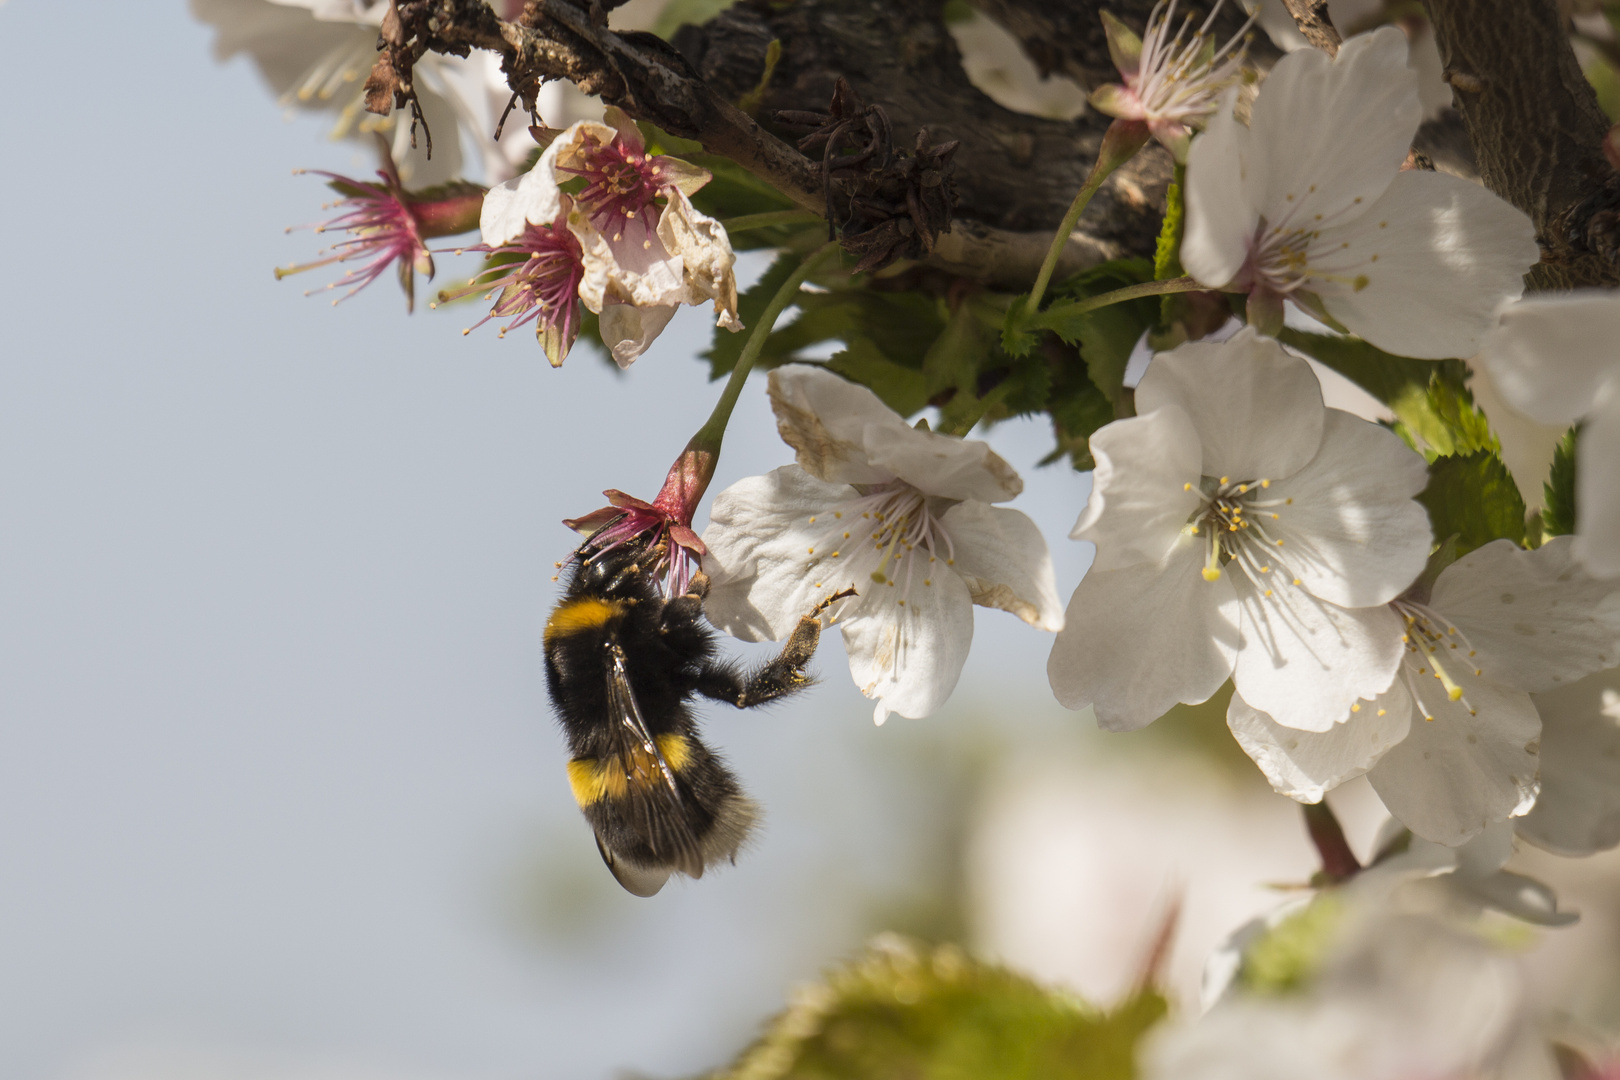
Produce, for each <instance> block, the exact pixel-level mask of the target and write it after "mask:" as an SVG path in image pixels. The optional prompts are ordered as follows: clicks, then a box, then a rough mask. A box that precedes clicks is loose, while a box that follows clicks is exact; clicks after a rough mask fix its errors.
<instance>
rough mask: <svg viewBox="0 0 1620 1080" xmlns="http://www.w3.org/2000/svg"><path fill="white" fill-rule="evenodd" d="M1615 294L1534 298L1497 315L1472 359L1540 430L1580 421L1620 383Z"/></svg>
mask: <svg viewBox="0 0 1620 1080" xmlns="http://www.w3.org/2000/svg"><path fill="white" fill-rule="evenodd" d="M1617 341H1620V294H1616V293H1614V292H1612V291H1610V290H1608V289H1602V290H1599V289H1590V290H1585V291H1582V292H1577V293H1572V294H1569V295H1567V296H1547V295H1539V296H1532V297H1528V298H1526V299H1524V300H1521V301H1519V302H1518V303H1517V304H1514V305H1513V306H1512V307H1510V308H1508V309H1507V310H1506V311H1504V312H1503V313H1502V319H1501V323H1500V325H1499V326H1498V327H1497V329H1496V330H1495V331H1494V332H1493V333H1492V334H1491V335H1490V337H1489V338H1488V339H1487V340H1486V342H1485V346H1484V348H1483V349H1482V350H1481V352H1480V355H1479V358H1480V360H1481V361H1483V362H1484V364H1485V366H1486V367H1487V368H1489V369H1490V372H1491V377H1492V378H1493V379H1494V380H1495V381H1496V386H1497V388H1498V389H1499V390H1500V391H1501V392H1502V396H1503V397H1504V398H1506V399H1507V402H1508V404H1510V405H1512V406H1513V407H1514V408H1516V409H1518V410H1520V411H1521V412H1523V413H1524V414H1525V415H1526V416H1529V417H1530V418H1532V419H1534V420H1539V421H1540V422H1542V423H1544V424H1558V425H1567V424H1569V423H1570V422H1571V421H1573V420H1575V419H1576V418H1578V417H1580V416H1584V415H1585V414H1586V413H1587V411H1588V410H1589V409H1591V407H1592V403H1593V402H1594V401H1595V400H1596V399H1597V397H1598V395H1599V394H1600V393H1601V392H1602V390H1603V388H1604V387H1605V386H1606V385H1608V384H1610V383H1612V382H1614V381H1615V380H1616V379H1620V353H1617V352H1616V350H1615V342H1617Z"/></svg>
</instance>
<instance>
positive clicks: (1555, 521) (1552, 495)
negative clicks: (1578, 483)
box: [1541, 428, 1580, 536]
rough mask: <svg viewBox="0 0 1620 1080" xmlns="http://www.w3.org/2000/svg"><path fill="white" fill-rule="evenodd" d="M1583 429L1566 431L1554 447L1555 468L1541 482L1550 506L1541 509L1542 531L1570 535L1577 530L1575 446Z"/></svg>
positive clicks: (1546, 534)
mask: <svg viewBox="0 0 1620 1080" xmlns="http://www.w3.org/2000/svg"><path fill="white" fill-rule="evenodd" d="M1579 440H1580V433H1579V432H1578V431H1577V429H1575V428H1570V429H1569V430H1568V431H1566V432H1564V437H1563V438H1562V439H1560V440H1559V441H1558V447H1557V449H1555V450H1554V451H1553V462H1552V472H1551V473H1550V474H1549V475H1548V477H1547V482H1546V483H1545V484H1543V485H1542V486H1541V488H1542V497H1543V499H1544V501H1545V502H1546V506H1545V507H1544V508H1543V509H1542V511H1541V531H1542V534H1543V535H1545V536H1567V535H1569V534H1570V533H1572V532H1574V531H1575V447H1576V444H1577V443H1578V442H1579Z"/></svg>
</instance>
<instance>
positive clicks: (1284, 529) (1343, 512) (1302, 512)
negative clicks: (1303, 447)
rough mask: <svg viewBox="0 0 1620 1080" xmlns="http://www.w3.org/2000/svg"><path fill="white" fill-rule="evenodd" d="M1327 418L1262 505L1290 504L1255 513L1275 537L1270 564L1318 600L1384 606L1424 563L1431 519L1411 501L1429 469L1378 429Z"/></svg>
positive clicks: (1334, 415)
mask: <svg viewBox="0 0 1620 1080" xmlns="http://www.w3.org/2000/svg"><path fill="white" fill-rule="evenodd" d="M1325 419H1326V422H1325V424H1324V425H1323V429H1322V449H1321V452H1320V453H1318V454H1317V455H1316V457H1315V458H1314V459H1312V461H1311V463H1310V464H1309V465H1307V466H1305V468H1303V469H1301V470H1300V471H1299V472H1297V473H1295V474H1294V475H1293V476H1290V477H1288V478H1286V479H1284V480H1279V481H1277V482H1275V483H1273V484H1272V485H1271V487H1270V489H1269V490H1268V491H1267V492H1266V499H1265V501H1267V502H1276V501H1278V500H1284V499H1292V500H1293V502H1292V503H1284V504H1283V505H1281V506H1273V507H1271V508H1270V509H1269V510H1268V509H1261V510H1256V511H1255V512H1254V514H1253V516H1255V517H1257V518H1259V519H1260V525H1261V526H1262V527H1263V528H1264V529H1265V530H1266V533H1267V534H1268V535H1269V536H1271V538H1272V539H1273V540H1281V541H1283V544H1282V546H1281V547H1278V548H1277V550H1276V552H1275V554H1274V556H1273V557H1274V558H1275V559H1276V562H1277V565H1278V566H1279V567H1286V570H1287V572H1288V573H1290V574H1292V575H1293V576H1294V577H1296V578H1298V579H1299V580H1300V581H1301V582H1302V583H1303V584H1304V586H1305V588H1306V589H1309V590H1310V591H1311V592H1312V593H1313V594H1315V595H1316V596H1319V597H1321V598H1322V599H1324V600H1327V601H1330V602H1331V603H1335V604H1338V605H1340V606H1341V607H1369V606H1372V605H1375V604H1387V603H1388V602H1389V601H1391V600H1393V599H1394V598H1395V597H1396V596H1398V595H1399V594H1400V593H1401V592H1402V591H1403V590H1405V589H1406V587H1407V586H1408V585H1411V584H1412V582H1413V581H1414V580H1415V579H1416V578H1417V576H1418V574H1420V573H1422V572H1423V565H1424V563H1425V562H1427V561H1428V557H1429V548H1430V546H1431V543H1432V541H1431V539H1430V530H1429V515H1428V512H1427V511H1425V510H1424V509H1423V506H1422V504H1420V503H1418V502H1415V501H1413V499H1412V496H1414V495H1416V494H1417V493H1418V492H1420V491H1422V490H1423V488H1424V486H1425V485H1426V484H1427V483H1428V481H1429V475H1428V469H1427V468H1426V467H1425V465H1424V463H1423V459H1422V458H1421V457H1419V456H1418V455H1417V454H1415V453H1413V452H1412V449H1411V448H1410V447H1408V446H1407V445H1406V444H1405V443H1403V442H1402V441H1401V440H1400V438H1399V437H1398V436H1396V435H1395V434H1394V433H1393V432H1391V431H1389V430H1388V429H1386V428H1382V427H1380V426H1378V425H1377V424H1370V423H1368V422H1367V421H1365V420H1362V419H1359V418H1358V417H1354V416H1351V415H1350V414H1349V413H1346V412H1340V411H1339V410H1338V409H1328V410H1327V416H1326V418H1325ZM1267 514H1276V515H1277V516H1276V517H1275V518H1270V519H1268V518H1267V517H1266V515H1267Z"/></svg>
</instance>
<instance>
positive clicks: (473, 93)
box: [191, 0, 545, 185]
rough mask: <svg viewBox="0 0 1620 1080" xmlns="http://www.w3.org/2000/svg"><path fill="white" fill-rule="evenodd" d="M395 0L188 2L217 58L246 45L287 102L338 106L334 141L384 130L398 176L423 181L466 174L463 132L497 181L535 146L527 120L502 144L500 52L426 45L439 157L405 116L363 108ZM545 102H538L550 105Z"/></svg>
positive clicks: (423, 81)
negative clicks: (208, 32) (208, 29)
mask: <svg viewBox="0 0 1620 1080" xmlns="http://www.w3.org/2000/svg"><path fill="white" fill-rule="evenodd" d="M388 4H389V0H191V13H192V15H193V16H194V17H195V18H196V19H198V20H199V21H201V22H204V23H207V24H209V25H210V26H212V27H213V28H214V29H215V31H216V34H215V38H214V56H215V58H216V59H219V60H226V59H229V58H230V57H232V56H235V55H236V54H237V53H240V52H245V53H247V54H248V55H250V56H251V57H252V58H253V61H254V63H255V64H256V65H257V66H258V68H259V71H260V72H261V73H262V74H263V75H264V78H265V80H266V81H267V82H269V83H270V86H271V88H272V89H273V90H274V91H275V92H276V93H277V94H278V95H279V96H280V102H281V104H282V105H283V106H286V107H288V108H296V109H315V110H320V111H323V112H335V113H336V114H337V117H336V120H335V122H334V124H333V127H332V137H333V138H334V139H341V138H349V137H353V136H360V135H367V134H369V133H371V132H379V133H384V134H388V135H389V136H390V138H391V141H392V152H393V156H394V160H396V161H398V162H399V167H400V175H401V176H402V177H403V178H404V179H405V180H406V181H407V182H408V183H412V184H417V185H426V184H438V183H443V182H444V181H446V180H450V179H453V178H455V177H457V176H461V175H463V174H464V171H465V170H464V166H463V162H462V147H461V141H462V140H461V135H462V133H463V132H465V133H467V134H469V135H470V136H471V137H472V139H473V141H474V143H475V145H476V146H477V147H478V151H479V156H480V158H481V165H482V168H483V176H484V179H485V181H486V182H488V183H498V182H500V181H502V180H505V179H506V178H507V177H509V176H511V175H512V174H513V173H514V172H515V171H516V169H517V167H518V166H519V165H520V164H521V163H522V162H523V160H524V159H525V158H526V157H528V155H529V154H530V153H532V152H533V150H534V142H533V140H532V139H530V138H529V135H528V133H527V131H525V129H524V125H523V124H521V123H509V124H507V125H506V128H505V130H504V131H503V132H502V138H501V140H500V142H499V143H497V142H496V141H495V140H494V133H495V126H496V124H497V123H498V122H499V120H500V118H501V114H502V113H503V112H504V111H505V109H506V105H507V102H508V101H509V100H510V99H511V96H512V91H511V90H510V89H509V88H508V87H507V85H506V77H505V76H504V75H502V74H501V70H500V57H499V56H497V55H495V54H494V53H490V52H486V51H483V50H477V49H475V50H474V51H473V52H472V54H471V55H470V56H467V57H465V58H463V57H456V56H446V55H444V54H442V53H435V52H428V53H425V54H424V55H423V56H422V58H421V59H420V60H418V61H417V64H416V68H415V72H416V86H417V92H418V96H419V97H420V99H421V103H422V112H423V116H424V117H425V119H426V122H427V125H428V127H429V129H430V130H431V131H432V132H433V156H432V158H431V159H429V158H428V156H427V142H426V139H425V138H424V137H423V135H422V132H421V131H420V130H418V132H417V133H416V139H415V142H416V146H415V147H412V145H411V143H412V138H411V130H410V129H411V124H410V117H409V116H403V117H402V116H400V115H399V113H397V112H396V113H394V114H392V115H390V116H386V117H384V116H377V115H375V114H373V113H368V112H366V107H365V100H364V94H363V87H364V86H365V82H366V76H367V75H368V74H370V72H371V65H372V64H373V63H375V62H376V59H377V31H378V28H379V27H380V26H381V25H382V18H383V15H384V14H386V13H387V11H388ZM495 7H496V8H497V10H498V11H499V12H500V13H501V14H502V16H503V17H504V18H508V19H510V18H515V17H516V14H517V12H518V11H520V10H521V9H522V4H521V2H520V0H497V3H496V4H495ZM544 107H545V106H544V104H542V110H544Z"/></svg>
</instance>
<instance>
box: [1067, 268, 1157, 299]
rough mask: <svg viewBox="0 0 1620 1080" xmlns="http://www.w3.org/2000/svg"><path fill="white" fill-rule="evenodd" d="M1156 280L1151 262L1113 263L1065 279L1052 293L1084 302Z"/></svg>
mask: <svg viewBox="0 0 1620 1080" xmlns="http://www.w3.org/2000/svg"><path fill="white" fill-rule="evenodd" d="M1152 280H1153V263H1152V261H1151V260H1148V259H1109V260H1108V261H1107V262H1105V263H1098V264H1097V265H1096V266H1092V267H1088V268H1086V269H1084V270H1081V271H1080V272H1079V273H1077V274H1071V275H1070V276H1069V277H1066V278H1064V279H1063V280H1062V281H1060V282H1058V283H1057V284H1055V285H1053V286H1052V292H1053V294H1055V295H1059V296H1072V297H1076V298H1084V297H1089V296H1096V295H1098V294H1099V293H1105V292H1113V291H1114V290H1115V289H1123V288H1125V286H1127V285H1140V284H1142V283H1143V282H1145V281H1152Z"/></svg>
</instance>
